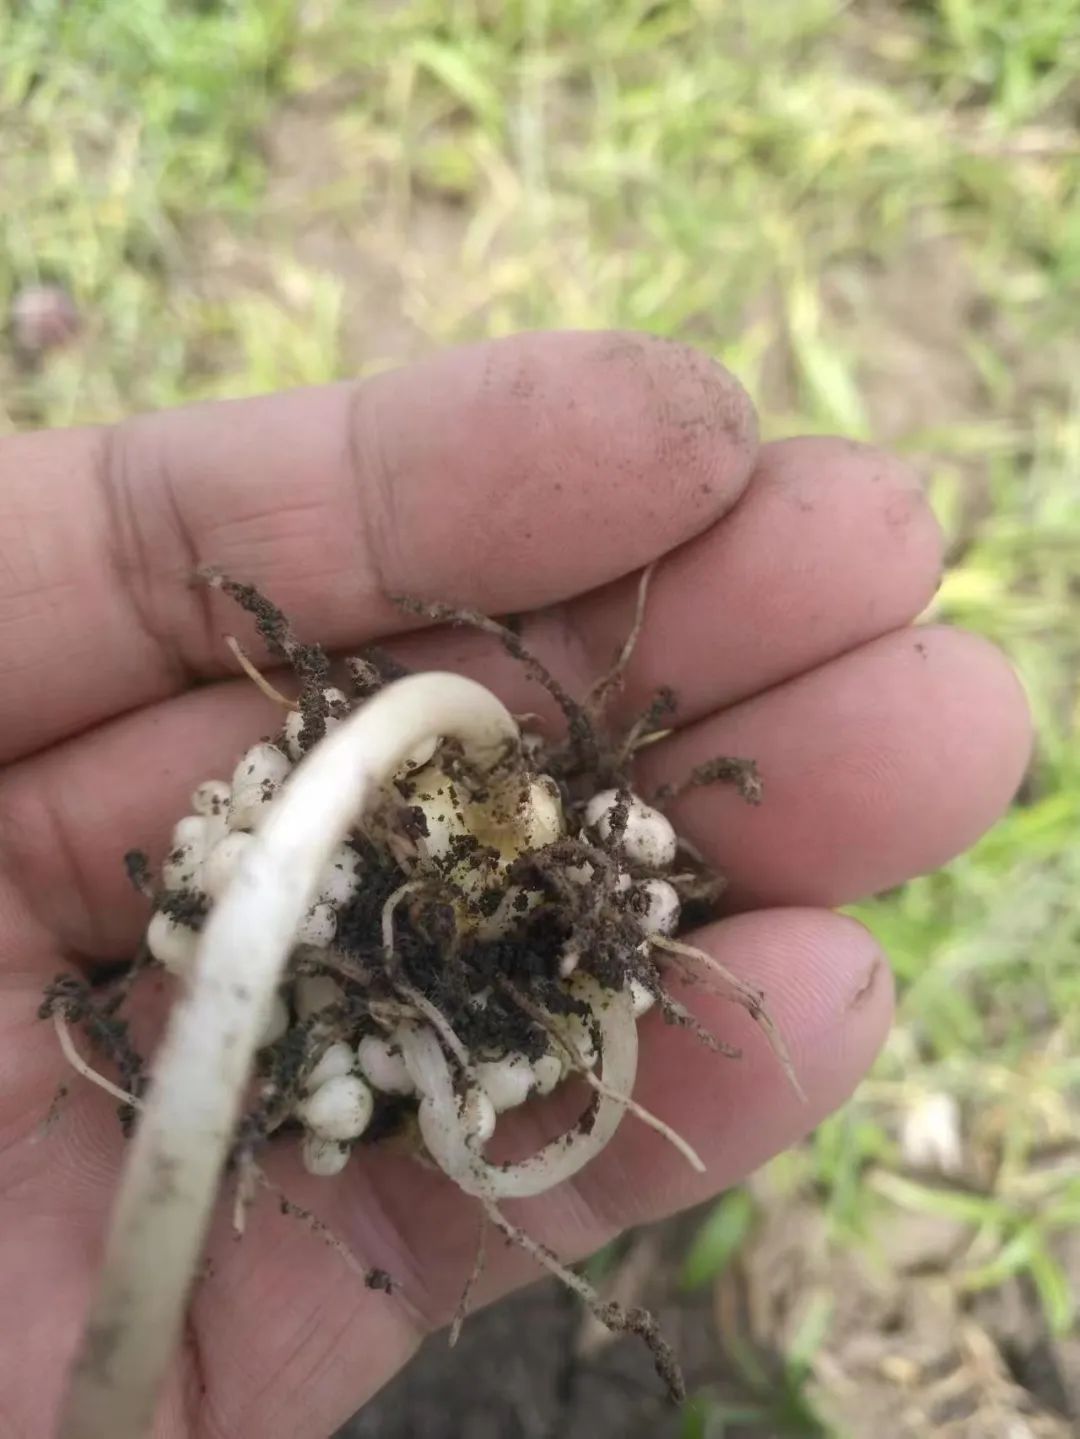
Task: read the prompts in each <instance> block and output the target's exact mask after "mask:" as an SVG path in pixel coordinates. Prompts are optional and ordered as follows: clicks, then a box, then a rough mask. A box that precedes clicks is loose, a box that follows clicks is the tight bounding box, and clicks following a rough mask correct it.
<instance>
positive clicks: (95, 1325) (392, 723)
mask: <svg viewBox="0 0 1080 1439" xmlns="http://www.w3.org/2000/svg"><path fill="white" fill-rule="evenodd" d="M433 734H438V735H442V736H445V737H447V738H455V739H458V740H460V741H461V743H462V746H463V748H464V750H465V752H466V755H467V757H468V758H469V759H470V760H471V761H472V762H474V763H476V764H478V765H481V766H484V767H487V768H491V766H493V765H494V764H495V763H496V762H497V761H499V760H500V759H501V758H502V757H503V755H504V754H505V752H506V750H507V748H508V747H509V748H511V749H512V748H513V747H514V746H516V745H517V741H518V734H517V727H516V725H515V724H514V721H513V719H512V718H511V716H510V714H509V713H508V712H507V710H506V709H505V707H504V706H503V705H502V704H500V703H499V701H498V700H497V699H496V698H495V696H494V695H492V694H491V693H490V692H489V691H488V690H486V689H484V688H483V686H481V685H478V684H476V683H474V682H473V681H471V680H467V679H464V678H463V677H461V676H460V675H451V674H439V673H436V674H420V675H411V676H409V677H408V678H406V679H403V680H399V681H397V682H395V683H394V684H392V685H388V686H387V687H386V689H384V690H382V691H380V692H379V693H378V694H377V695H375V696H374V698H372V699H371V700H370V701H369V702H368V703H367V704H365V705H364V706H363V707H362V708H360V709H357V710H355V711H354V712H353V713H352V714H351V715H350V716H349V717H348V719H346V720H343V721H342V723H341V724H340V725H339V726H337V728H336V729H335V730H334V731H333V732H332V733H331V734H328V735H327V736H326V738H325V739H324V741H323V742H322V743H321V744H319V745H318V746H316V748H315V749H314V750H312V752H311V753H310V754H309V755H307V756H305V758H304V760H303V761H302V763H301V764H300V765H299V766H298V767H297V769H296V771H295V773H294V774H293V775H292V777H291V778H290V781H289V784H288V786H287V787H286V788H285V789H284V790H283V791H282V792H281V794H280V795H279V797H278V799H277V800H276V801H275V803H274V804H273V805H270V806H267V809H268V810H269V814H268V815H267V818H266V822H265V824H264V825H263V827H262V828H261V829H260V830H259V831H258V833H257V835H256V842H255V843H254V844H253V845H252V846H251V847H250V848H249V850H248V851H247V852H246V853H245V855H244V857H243V859H242V860H241V862H240V865H239V869H238V872H237V874H236V876H235V882H234V883H232V884H230V885H229V887H228V888H227V889H226V891H225V893H224V894H223V895H222V896H221V898H220V900H219V901H218V903H217V905H216V906H215V907H214V909H213V910H212V911H211V912H210V915H209V918H208V920H207V923H206V927H205V929H204V930H203V933H202V938H201V942H200V944H199V953H198V958H197V962H196V966H195V972H194V983H193V984H192V986H191V989H190V991H189V993H188V994H187V995H186V996H185V997H184V998H183V999H182V1000H181V1001H180V1002H179V1003H178V1004H177V1005H176V1006H175V1008H174V1009H173V1011H172V1013H171V1015H170V1019H169V1025H168V1029H167V1032H166V1035H165V1039H164V1042H163V1044H162V1046H161V1048H160V1050H159V1052H158V1055H157V1059H156V1062H155V1065H154V1082H153V1084H152V1085H151V1088H150V1091H149V1095H148V1098H147V1101H146V1106H145V1109H144V1111H143V1115H142V1120H141V1123H140V1124H139V1127H138V1130H137V1132H136V1135H135V1138H134V1140H133V1142H132V1145H131V1147H130V1150H129V1152H128V1160H127V1164H126V1166H125V1169H124V1173H123V1177H122V1180H121V1184H120V1192H119V1195H118V1199H117V1203H116V1207H115V1209H114V1212H113V1216H112V1221H111V1224H110V1229H109V1236H108V1241H107V1245H106V1253H105V1264H104V1270H103V1273H102V1277H101V1281H100V1284H99V1287H98V1292H97V1294H96V1295H95V1296H94V1298H93V1301H92V1304H91V1309H90V1316H89V1321H88V1324H87V1328H86V1331H85V1334H84V1337H83V1342H82V1345H81V1349H80V1352H79V1356H78V1359H77V1363H76V1368H75V1372H74V1375H73V1378H72V1384H71V1388H70V1391H69V1393H68V1395H67V1399H66V1403H65V1407H64V1417H63V1419H62V1423H61V1428H60V1439H116V1436H120V1435H135V1434H139V1433H141V1432H142V1431H143V1430H145V1429H146V1428H147V1427H148V1426H149V1423H150V1421H151V1418H152V1415H153V1409H154V1404H155V1400H156V1396H157V1393H158V1390H159V1388H160V1385H161V1381H162V1378H163V1376H164V1373H165V1369H166V1367H167V1365H168V1363H169V1360H170V1359H171V1357H172V1355H173V1352H174V1349H175V1346H176V1342H177V1339H178V1337H179V1333H180V1326H181V1321H182V1318H183V1313H184V1306H185V1303H186V1299H187V1294H188V1290H189V1287H190V1284H191V1281H192V1278H193V1276H194V1273H195V1269H196V1266H197V1264H198V1257H199V1252H200V1250H201V1248H202V1244H203V1240H204V1237H205V1233H206V1228H207V1225H208V1223H209V1219H210V1214H211V1211H212V1208H213V1204H214V1199H215V1196H216V1194H217V1191H218V1186H219V1183H220V1180H221V1174H222V1170H223V1168H224V1165H225V1161H226V1159H227V1157H228V1153H229V1149H230V1145H231V1143H232V1136H233V1133H234V1130H235V1126H236V1123H237V1120H238V1118H239V1114H240V1107H241V1103H242V1099H243V1095H244V1091H245V1087H246V1085H247V1083H248V1080H249V1077H250V1075H251V1071H252V1065H253V1060H254V1057H255V1051H256V1047H257V1044H258V1040H259V1033H260V1029H261V1025H262V1023H263V1021H264V1016H265V1013H266V1007H267V1005H268V1003H270V1002H271V1001H272V996H273V994H274V993H275V992H276V990H277V987H278V985H279V984H280V983H281V981H282V978H283V976H284V970H285V964H286V961H287V959H288V957H289V954H290V953H291V951H292V949H293V947H294V935H295V933H296V930H297V929H298V927H299V925H300V922H301V920H302V919H303V917H304V915H305V913H306V912H307V910H308V909H309V908H310V906H311V905H312V903H313V902H314V900H315V898H316V895H317V891H318V884H319V879H320V876H321V874H322V872H323V870H324V868H325V866H326V864H327V863H328V861H329V859H330V857H331V855H332V854H333V852H334V849H335V848H336V846H337V845H339V844H340V843H341V842H342V841H343V840H344V839H345V837H346V835H347V834H348V832H349V830H350V829H351V828H352V826H353V825H354V824H355V823H356V822H357V820H358V819H359V818H360V817H361V816H362V815H363V814H364V813H365V812H366V811H367V810H369V809H371V808H372V807H373V806H374V805H376V804H378V803H379V801H380V799H381V797H382V790H383V786H384V785H385V784H386V783H387V781H388V780H389V779H390V777H391V776H392V775H394V774H395V773H396V772H397V771H398V770H399V769H400V768H401V766H402V765H403V763H404V762H405V761H406V759H407V757H408V756H409V755H410V754H411V753H412V752H413V750H415V748H416V747H417V745H419V744H421V743H422V742H423V741H425V740H427V739H429V738H430V737H431V736H432V735H433ZM279 753H280V752H279ZM282 758H283V759H284V756H282ZM286 763H287V761H286ZM626 1014H627V1018H628V1019H629V1021H630V1025H631V1029H632V1027H633V1019H632V1015H631V1014H630V1011H629V1006H628V1005H627V1008H626ZM633 1044H634V1047H633V1053H634V1056H635V1058H636V1052H637V1050H636V1038H635V1039H634V1042H633ZM611 1078H612V1082H613V1083H614V1084H618V1086H619V1087H620V1088H622V1089H625V1090H627V1092H629V1088H630V1087H631V1086H632V1084H633V1078H634V1075H633V1065H632V1064H631V1065H630V1066H629V1072H628V1073H627V1074H626V1075H625V1076H624V1077H623V1078H621V1079H620V1078H618V1077H616V1076H611ZM602 1110H603V1101H602V1102H601V1105H600V1110H599V1111H598V1114H597V1117H596V1125H595V1126H594V1130H595V1129H598V1128H599V1127H600V1112H602ZM590 1138H591V1136H590ZM573 1143H574V1141H573V1140H571V1141H570V1143H569V1144H568V1145H566V1146H564V1150H569V1149H570V1148H572V1146H573ZM106 1341H107V1342H106Z"/></svg>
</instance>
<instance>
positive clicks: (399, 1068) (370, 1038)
mask: <svg viewBox="0 0 1080 1439" xmlns="http://www.w3.org/2000/svg"><path fill="white" fill-rule="evenodd" d="M356 1060H357V1064H358V1065H359V1067H360V1073H361V1074H362V1075H363V1076H364V1078H365V1079H366V1080H367V1082H368V1083H369V1084H370V1085H371V1086H372V1088H373V1089H379V1090H382V1092H383V1093H384V1094H411V1093H412V1092H413V1082H412V1078H411V1076H410V1074H409V1070H408V1066H407V1065H406V1063H405V1060H404V1059H403V1058H402V1054H401V1046H400V1045H398V1044H396V1043H395V1042H394V1040H393V1039H382V1038H381V1037H380V1036H379V1035H377V1034H365V1035H364V1037H363V1039H362V1040H361V1041H360V1043H359V1044H358V1045H357V1046H356Z"/></svg>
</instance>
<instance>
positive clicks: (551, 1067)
mask: <svg viewBox="0 0 1080 1439" xmlns="http://www.w3.org/2000/svg"><path fill="white" fill-rule="evenodd" d="M532 1068H533V1087H534V1088H535V1090H536V1093H537V1094H550V1093H551V1091H552V1090H553V1089H554V1088H555V1086H556V1085H557V1084H558V1082H559V1080H560V1079H561V1078H562V1075H563V1067H562V1061H561V1060H560V1058H559V1056H558V1055H557V1054H542V1055H541V1056H540V1058H539V1059H534V1060H533V1066H532Z"/></svg>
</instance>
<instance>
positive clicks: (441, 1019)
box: [395, 979, 475, 1078]
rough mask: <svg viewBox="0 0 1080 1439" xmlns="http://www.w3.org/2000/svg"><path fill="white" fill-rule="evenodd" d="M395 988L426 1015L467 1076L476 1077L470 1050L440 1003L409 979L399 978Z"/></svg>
mask: <svg viewBox="0 0 1080 1439" xmlns="http://www.w3.org/2000/svg"><path fill="white" fill-rule="evenodd" d="M395 988H396V989H397V991H398V993H399V994H401V995H403V996H404V998H405V999H407V1000H408V1001H409V1003H410V1004H411V1005H412V1006H413V1007H414V1008H415V1009H416V1010H417V1011H418V1012H419V1013H420V1014H422V1015H423V1016H424V1018H425V1019H426V1020H427V1022H428V1023H429V1024H430V1025H431V1027H432V1029H433V1030H434V1031H435V1033H436V1034H437V1035H438V1036H439V1038H440V1039H441V1040H442V1042H443V1043H444V1044H445V1045H446V1047H447V1049H448V1050H449V1051H450V1053H451V1054H452V1055H453V1056H454V1058H455V1059H456V1060H457V1062H458V1064H460V1065H461V1068H462V1070H463V1071H464V1072H465V1075H466V1076H467V1077H471V1078H475V1076H474V1074H473V1067H472V1061H471V1059H470V1058H469V1051H468V1050H467V1049H466V1048H465V1046H464V1044H462V1042H461V1040H460V1039H459V1038H458V1036H457V1035H456V1034H455V1032H454V1029H453V1026H452V1025H451V1023H450V1021H449V1020H448V1019H447V1017H446V1015H445V1014H443V1012H442V1010H441V1009H439V1007H438V1005H436V1004H433V1003H432V1002H431V1000H430V999H428V997H427V995H425V994H421V993H420V991H419V990H418V989H416V988H415V987H414V986H413V985H411V984H409V983H408V981H407V980H404V979H399V980H397V981H396V983H395Z"/></svg>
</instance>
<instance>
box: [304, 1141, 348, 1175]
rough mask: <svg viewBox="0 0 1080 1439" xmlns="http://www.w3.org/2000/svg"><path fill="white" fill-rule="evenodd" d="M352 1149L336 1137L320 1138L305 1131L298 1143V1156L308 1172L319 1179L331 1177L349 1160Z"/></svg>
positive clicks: (339, 1171) (338, 1172)
mask: <svg viewBox="0 0 1080 1439" xmlns="http://www.w3.org/2000/svg"><path fill="white" fill-rule="evenodd" d="M351 1153H352V1151H351V1150H350V1149H349V1146H348V1145H347V1144H341V1143H340V1142H339V1141H338V1140H336V1139H320V1138H319V1136H318V1135H317V1134H312V1133H310V1132H309V1133H307V1134H305V1135H304V1138H303V1140H302V1142H301V1144H300V1157H301V1159H302V1160H303V1163H304V1168H305V1169H306V1170H307V1172H308V1173H309V1174H314V1175H317V1176H318V1177H319V1178H320V1179H333V1178H334V1176H335V1175H337V1174H340V1173H341V1171H342V1170H343V1169H344V1168H345V1166H346V1164H348V1162H349V1155H350V1154H351Z"/></svg>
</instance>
